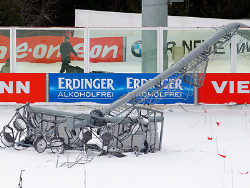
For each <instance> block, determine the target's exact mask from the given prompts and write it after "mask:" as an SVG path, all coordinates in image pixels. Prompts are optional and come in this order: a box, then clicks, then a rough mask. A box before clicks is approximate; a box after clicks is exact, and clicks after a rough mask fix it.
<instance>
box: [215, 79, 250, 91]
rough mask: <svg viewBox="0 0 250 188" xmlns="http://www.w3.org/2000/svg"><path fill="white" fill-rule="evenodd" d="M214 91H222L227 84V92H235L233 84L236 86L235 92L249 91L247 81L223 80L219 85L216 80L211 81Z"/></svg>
mask: <svg viewBox="0 0 250 188" xmlns="http://www.w3.org/2000/svg"><path fill="white" fill-rule="evenodd" d="M211 83H212V85H213V87H214V89H215V91H216V93H223V92H224V89H225V87H226V86H227V85H229V93H235V89H234V88H235V85H236V87H237V90H236V93H249V91H250V90H249V88H248V85H249V81H236V82H234V81H223V82H222V84H221V85H220V86H219V85H218V83H217V82H216V81H211Z"/></svg>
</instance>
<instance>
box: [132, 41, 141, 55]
mask: <svg viewBox="0 0 250 188" xmlns="http://www.w3.org/2000/svg"><path fill="white" fill-rule="evenodd" d="M141 50H142V41H141V40H138V41H135V42H134V43H133V44H132V46H131V53H132V54H133V55H134V56H135V57H141Z"/></svg>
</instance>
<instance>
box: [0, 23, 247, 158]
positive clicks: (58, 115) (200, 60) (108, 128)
mask: <svg viewBox="0 0 250 188" xmlns="http://www.w3.org/2000/svg"><path fill="white" fill-rule="evenodd" d="M240 26H243V25H242V24H240V23H231V24H228V25H226V26H223V27H221V28H220V29H219V30H218V31H217V32H216V33H214V34H213V35H212V36H210V37H209V38H208V39H207V40H205V41H204V42H203V43H202V44H201V45H199V46H198V47H197V48H195V49H194V50H193V51H191V52H190V53H189V54H187V55H186V56H185V57H183V58H182V59H181V60H179V61H178V62H176V63H175V64H174V65H172V66H171V67H170V68H169V69H167V70H165V71H164V72H163V73H161V74H159V75H158V76H156V77H155V78H154V79H152V80H150V81H148V82H147V83H145V84H144V85H142V86H141V87H139V88H137V89H135V90H134V91H132V92H130V93H128V94H127V95H125V96H122V97H121V98H120V99H118V100H117V101H115V102H113V103H112V104H110V105H109V106H108V107H106V108H103V109H101V110H92V111H91V112H90V113H89V114H84V113H81V114H76V113H71V112H64V111H58V110H51V109H44V108H39V107H35V106H30V104H29V103H27V104H25V105H23V106H22V107H20V108H17V109H16V113H15V115H14V116H13V118H12V119H11V120H10V122H9V123H8V124H7V125H5V126H4V128H3V130H2V131H1V133H0V136H1V141H2V143H3V144H4V145H5V146H6V147H14V148H15V149H17V150H21V149H25V148H27V147H34V148H35V149H36V151H37V152H39V153H41V152H44V151H45V150H46V149H47V148H50V149H51V152H57V153H63V152H64V150H83V148H85V146H86V148H87V149H93V150H97V151H99V152H100V155H106V154H113V155H115V156H117V157H123V156H124V154H123V152H125V151H130V152H135V153H136V155H139V154H140V153H148V152H155V151H157V150H161V144H162V135H163V123H164V117H163V112H161V111H158V110H154V109H148V108H144V107H141V106H140V105H141V104H143V102H144V101H145V100H150V97H151V96H152V95H154V94H155V93H157V92H161V90H162V89H163V88H165V87H167V86H169V85H170V84H172V83H173V82H174V81H175V80H177V79H179V78H180V77H183V80H184V81H185V82H187V83H189V84H190V85H193V86H194V87H201V86H202V85H203V82H204V79H205V74H206V69H207V65H208V61H209V58H208V57H209V56H210V55H211V54H213V53H214V52H215V51H216V50H217V49H218V48H220V47H221V46H222V45H224V44H225V43H227V42H229V41H230V39H231V37H232V36H233V35H234V34H235V33H236V31H237V30H238V28H239V27H240ZM219 40H220V42H219V43H217V42H218V41H219ZM212 47H213V48H212ZM175 73H179V74H177V75H176V74H175ZM169 77H172V79H169V80H168V81H166V79H167V78H169ZM143 92H147V93H148V95H141V94H142V93H143ZM98 143H99V144H98Z"/></svg>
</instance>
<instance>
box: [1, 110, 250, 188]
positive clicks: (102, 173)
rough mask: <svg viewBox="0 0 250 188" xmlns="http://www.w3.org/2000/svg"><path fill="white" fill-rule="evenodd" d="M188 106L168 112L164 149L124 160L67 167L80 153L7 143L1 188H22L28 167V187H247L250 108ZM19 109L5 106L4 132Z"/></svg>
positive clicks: (249, 178) (107, 159)
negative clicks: (62, 152)
mask: <svg viewBox="0 0 250 188" xmlns="http://www.w3.org/2000/svg"><path fill="white" fill-rule="evenodd" d="M183 107H184V109H186V111H185V110H184V109H183V108H181V107H180V106H179V107H176V108H173V109H172V110H171V111H170V110H168V109H166V110H164V117H165V123H164V132H163V143H162V150H161V151H158V152H156V153H149V154H143V155H139V156H138V157H136V156H135V155H134V154H133V153H127V156H126V157H124V158H116V157H108V156H102V157H99V156H94V159H93V160H92V161H91V162H90V163H87V164H86V165H80V164H77V165H75V166H73V167H72V168H67V167H66V166H64V167H60V165H61V164H63V163H64V162H66V161H67V157H68V160H69V161H73V160H75V159H76V157H77V156H78V154H79V152H78V151H66V152H65V154H62V155H60V156H59V157H58V156H57V154H50V153H49V152H50V151H49V150H48V151H47V150H46V151H45V152H44V153H37V152H36V151H35V149H34V148H28V149H26V150H23V151H17V150H15V149H13V148H3V147H2V148H0V161H1V165H0V167H1V170H0V186H1V188H13V187H18V183H19V180H20V172H21V170H24V171H23V172H22V187H23V188H50V187H53V188H69V187H70V188H80V187H83V188H85V187H87V188H128V187H143V188H152V187H154V188H165V187H166V188H201V187H202V188H212V187H213V188H217V187H218V188H221V187H225V188H231V187H233V188H248V187H249V186H250V173H248V172H250V160H249V159H250V149H249V148H250V123H249V119H250V111H249V110H248V109H246V110H242V109H237V108H232V109H229V108H223V107H222V108H220V107H218V108H214V109H213V108H206V106H205V110H203V109H202V108H197V109H195V108H188V106H185V105H184V106H183ZM14 110H15V106H14V105H13V107H12V106H10V107H8V108H6V107H5V108H1V106H0V122H1V125H0V130H2V127H3V126H4V125H5V124H7V123H8V122H9V120H10V118H11V117H12V116H13V114H14V112H15V111H14ZM86 112H89V111H88V110H86ZM1 146H3V145H1ZM90 155H91V154H90ZM57 159H58V167H56V164H57ZM84 181H85V183H84Z"/></svg>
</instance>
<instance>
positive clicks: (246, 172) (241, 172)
mask: <svg viewBox="0 0 250 188" xmlns="http://www.w3.org/2000/svg"><path fill="white" fill-rule="evenodd" d="M248 173H249V172H244V173H242V172H240V174H248Z"/></svg>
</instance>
